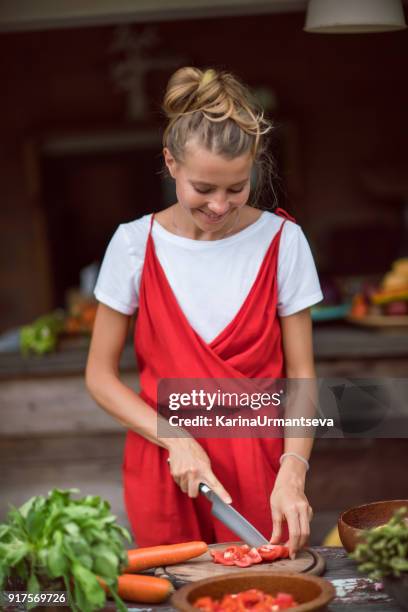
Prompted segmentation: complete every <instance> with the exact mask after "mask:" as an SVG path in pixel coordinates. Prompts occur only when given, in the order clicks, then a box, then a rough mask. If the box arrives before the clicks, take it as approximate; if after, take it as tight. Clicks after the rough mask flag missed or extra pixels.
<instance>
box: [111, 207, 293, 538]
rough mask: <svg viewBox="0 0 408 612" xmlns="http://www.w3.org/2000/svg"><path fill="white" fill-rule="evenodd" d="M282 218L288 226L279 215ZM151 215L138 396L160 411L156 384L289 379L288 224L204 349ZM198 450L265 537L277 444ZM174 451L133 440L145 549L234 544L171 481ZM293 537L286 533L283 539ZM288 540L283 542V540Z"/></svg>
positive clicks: (137, 512) (129, 441) (131, 462)
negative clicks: (282, 251) (281, 295)
mask: <svg viewBox="0 0 408 612" xmlns="http://www.w3.org/2000/svg"><path fill="white" fill-rule="evenodd" d="M275 212H278V213H282V214H283V215H284V216H286V217H288V218H290V217H289V215H287V214H286V213H285V211H282V210H281V209H277V211H275ZM153 218H154V215H152V219H151V225H150V231H149V236H148V240H147V246H146V254H145V260H144V266H143V272H142V278H141V283H140V298H139V313H138V317H137V321H136V325H135V335H134V343H135V352H136V358H137V362H138V367H139V374H140V388H141V392H140V396H141V397H142V398H143V400H144V401H145V402H147V403H148V404H149V405H150V406H152V408H154V409H155V410H157V383H158V381H159V379H160V378H283V377H284V375H285V374H284V358H283V352H282V341H281V330H280V323H279V318H278V315H277V308H276V306H277V261H278V253H279V242H280V237H281V233H282V228H283V226H284V224H285V221H283V223H282V225H281V227H280V229H279V231H278V232H277V234H276V235H275V236H274V238H273V240H272V242H271V244H270V245H269V247H268V250H267V252H266V254H265V257H264V259H263V262H262V265H261V267H260V268H259V271H258V274H257V277H256V279H255V282H254V284H253V285H252V287H251V290H250V292H249V294H248V295H247V297H246V299H245V300H244V302H243V304H242V306H241V308H240V309H239V311H238V312H237V314H236V316H235V317H234V318H233V320H232V321H231V322H230V323H229V324H228V325H227V326H226V328H225V329H224V330H223V331H222V332H221V333H220V334H219V335H218V336H217V337H216V338H215V339H214V340H212V341H211V342H210V343H206V342H205V341H204V340H203V339H202V338H201V337H200V336H199V335H198V334H197V333H196V332H195V330H194V329H193V328H192V327H191V325H190V324H189V322H188V320H187V319H186V317H185V315H184V313H183V312H182V310H181V308H180V306H179V304H178V302H177V300H176V297H175V295H174V293H173V291H172V289H171V287H170V285H169V283H168V280H167V278H166V275H165V273H164V271H163V268H162V267H161V264H160V262H159V260H158V258H157V256H156V253H155V247H154V242H153V238H152V235H151V230H152V225H153ZM199 442H200V444H201V445H202V446H203V448H204V450H205V451H206V452H207V454H208V455H209V457H210V460H211V467H212V470H213V472H214V474H215V475H216V477H217V478H218V480H219V481H220V482H221V483H222V484H223V486H224V487H225V488H226V490H227V491H228V492H229V494H230V495H231V497H232V504H233V506H234V508H236V509H237V510H238V511H239V512H241V513H242V514H243V515H244V516H245V517H246V518H247V519H248V520H249V521H250V522H251V523H253V525H255V526H256V527H257V529H258V530H259V531H260V532H261V533H263V534H264V535H265V537H267V538H269V537H270V536H271V534H272V518H271V509H270V502H269V500H270V495H271V492H272V489H273V486H274V483H275V478H276V475H277V472H278V470H279V458H280V456H281V454H282V452H283V440H282V439H281V438H275V439H273V438H262V439H261V438H225V439H220V438H217V439H215V438H207V439H200V440H199ZM167 457H168V451H167V450H166V449H164V448H162V447H160V446H157V445H156V444H154V443H152V442H150V441H148V440H146V439H145V438H143V437H142V436H140V435H139V434H137V433H135V432H133V431H128V433H127V438H126V445H125V455H124V463H123V475H124V491H125V503H126V508H127V513H128V517H129V521H130V523H131V527H132V530H133V535H134V538H135V541H136V543H137V544H138V545H139V546H153V545H159V544H171V543H176V542H183V541H184V542H185V541H188V540H204V541H206V542H207V543H213V542H227V541H234V540H236V536H235V535H234V534H233V533H232V532H231V531H230V530H229V529H227V528H226V527H225V526H224V525H223V524H222V523H221V522H219V521H218V519H215V518H214V517H212V516H211V513H210V504H209V502H208V501H207V500H206V499H205V498H204V497H203V496H202V495H199V496H198V497H197V498H190V497H188V495H187V494H185V493H183V492H182V491H181V489H180V488H179V487H178V485H177V484H176V483H175V482H174V480H173V478H172V476H171V474H170V470H169V466H168V462H167ZM286 535H287V532H286V533H284V534H283V538H284V537H286ZM283 538H282V540H283Z"/></svg>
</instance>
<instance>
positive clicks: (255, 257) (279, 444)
mask: <svg viewBox="0 0 408 612" xmlns="http://www.w3.org/2000/svg"><path fill="white" fill-rule="evenodd" d="M163 108H164V110H165V112H166V114H167V117H168V119H169V123H168V126H167V128H166V130H165V133H164V138H163V144H164V148H163V155H164V160H165V164H166V166H167V169H168V171H169V173H170V175H171V177H172V178H173V179H174V181H175V185H176V193H177V202H176V203H175V204H173V205H172V206H170V207H168V208H166V209H165V210H163V211H161V212H159V213H157V214H155V215H145V216H143V217H142V218H140V219H137V220H136V221H133V222H131V223H127V224H123V225H120V226H119V228H118V230H117V231H116V233H115V235H114V236H113V238H112V240H111V243H110V245H109V247H108V250H107V253H106V255H105V258H104V261H103V265H102V268H101V271H100V275H99V278H98V282H97V286H96V289H95V295H96V297H97V299H98V300H99V302H100V304H99V306H98V313H97V317H96V322H95V327H94V333H93V337H92V343H91V348H90V353H89V359H88V365H87V371H86V380H87V386H88V389H89V391H90V393H91V394H92V396H93V397H94V398H95V400H96V401H97V402H98V403H99V404H100V405H101V406H102V407H103V408H104V409H105V410H107V411H108V412H109V413H110V414H111V415H112V416H113V417H115V418H116V419H117V420H118V421H120V422H121V423H122V424H123V425H125V427H127V428H128V433H127V439H126V448H125V456H124V464H123V470H124V488H125V501H126V507H127V512H128V516H129V520H130V522H131V526H132V529H133V532H134V536H135V540H136V542H137V544H139V545H141V546H148V545H155V544H166V543H172V542H179V541H187V540H195V539H203V540H205V541H207V542H208V543H211V542H217V541H218V542H222V541H231V540H233V539H234V538H235V536H234V534H232V533H231V532H230V531H229V530H228V529H227V528H226V527H224V525H222V524H221V523H220V522H219V521H218V520H217V519H214V518H213V517H212V516H211V514H210V509H209V504H208V501H207V500H206V499H204V498H203V496H201V495H199V494H198V485H199V483H200V482H205V483H207V484H208V485H209V486H211V487H212V488H213V490H215V491H216V492H217V493H218V494H219V495H220V496H221V497H222V498H223V499H224V501H226V502H227V503H230V502H231V500H233V504H234V507H235V508H236V509H237V510H238V511H239V512H241V513H242V514H243V515H244V516H245V517H246V518H247V519H248V520H249V521H251V522H252V523H253V524H254V525H255V526H256V527H257V528H258V529H259V531H261V532H262V533H263V534H264V535H265V536H266V537H270V536H271V533H272V536H271V541H272V543H278V542H280V541H282V538H284V539H285V540H286V539H287V537H289V542H288V544H289V549H290V555H291V557H292V558H293V557H294V555H295V553H296V551H297V550H299V549H300V548H301V547H302V546H303V545H304V544H305V542H306V540H307V537H308V535H309V522H310V520H311V516H312V511H311V508H310V506H309V503H308V501H307V498H306V496H305V493H304V486H305V475H306V471H307V468H308V462H307V460H308V458H309V455H310V452H311V446H312V440H311V439H303V438H293V439H285V440H282V439H257V438H248V439H238V438H235V439H231V438H227V439H216V440H215V439H210V438H208V439H200V440H196V439H194V438H193V437H191V436H190V437H171V438H170V437H169V438H159V437H158V435H157V412H156V410H155V409H156V405H157V404H156V399H157V383H158V380H159V379H160V378H183V377H184V378H217V377H219V378H234V377H247V378H282V377H284V376H285V375H286V376H287V377H288V378H308V379H310V378H314V376H315V372H314V365H313V354H312V333H311V320H310V313H309V307H310V306H311V305H312V304H314V303H316V302H318V301H320V300H321V299H322V294H321V291H320V286H319V282H318V278H317V274H316V269H315V266H314V262H313V258H312V255H311V253H310V249H309V247H308V244H307V241H306V239H305V237H304V235H303V233H302V231H301V229H300V228H299V226H297V225H296V224H295V223H294V222H292V221H290V220H289V219H288V218H287V215H286V216H283V217H282V216H281V215H280V214H273V213H271V212H267V211H262V210H259V209H257V208H255V207H254V205H253V204H254V196H253V194H252V192H251V184H250V177H251V171H252V170H253V169H254V167H255V169H256V170H257V175H258V188H262V181H261V178H262V175H263V174H265V166H264V165H262V164H263V162H262V160H263V159H264V155H265V142H264V137H265V134H266V132H268V131H269V129H270V127H271V126H270V124H269V123H268V122H267V121H266V120H265V119H264V118H263V115H262V113H260V112H259V111H258V110H257V108H256V106H255V105H254V103H253V101H252V100H251V97H250V95H249V92H248V90H247V89H246V87H245V86H244V85H242V84H241V83H240V82H239V81H238V80H237V79H236V78H235V77H234V76H232V75H231V74H228V73H224V72H216V71H215V70H212V69H210V70H206V71H205V72H202V71H201V70H198V69H196V68H181V69H180V70H178V71H176V72H175V74H174V75H173V76H172V77H171V79H170V81H169V83H168V87H167V91H166V94H165V98H164V105H163ZM267 167H268V166H266V168H267ZM279 211H280V209H278V211H277V212H278V213H279ZM137 309H138V311H137V319H136V324H135V352H136V356H137V361H138V366H139V374H140V386H141V392H140V394H137V393H135V392H134V391H133V390H132V389H130V388H128V387H127V386H125V385H124V384H123V383H122V382H121V381H120V379H119V375H118V363H119V358H120V355H121V351H122V349H123V346H124V343H125V339H126V336H127V333H128V325H129V320H130V317H131V316H132V315H133V314H134V313H135V312H136V310H137ZM168 460H169V463H168ZM272 521H273V531H272Z"/></svg>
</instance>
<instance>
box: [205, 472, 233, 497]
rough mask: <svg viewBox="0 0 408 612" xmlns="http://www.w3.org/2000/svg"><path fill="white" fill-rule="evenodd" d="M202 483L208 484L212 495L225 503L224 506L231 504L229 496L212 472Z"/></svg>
mask: <svg viewBox="0 0 408 612" xmlns="http://www.w3.org/2000/svg"><path fill="white" fill-rule="evenodd" d="M204 482H206V483H207V484H208V486H209V487H210V488H211V489H212V490H213V491H214V493H216V494H217V495H218V496H219V497H221V499H222V501H223V502H225V503H226V504H231V503H232V499H231V495H230V494H229V493H228V491H227V490H226V489H224V487H223V486H222V484H221V483H220V481H219V480H218V479H217V478H216V477H215V476H214V474H213V472H210V473H209V474H207V475H206V478H204Z"/></svg>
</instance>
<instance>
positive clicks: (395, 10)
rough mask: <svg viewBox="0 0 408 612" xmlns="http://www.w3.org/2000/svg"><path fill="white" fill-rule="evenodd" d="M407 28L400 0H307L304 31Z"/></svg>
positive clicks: (328, 31) (340, 31)
mask: <svg viewBox="0 0 408 612" xmlns="http://www.w3.org/2000/svg"><path fill="white" fill-rule="evenodd" d="M406 27H407V26H406V23H405V17H404V11H403V8H402V4H401V0H310V1H309V4H308V8H307V15H306V23H305V27H304V30H305V32H315V33H322V34H344V33H357V32H387V31H394V30H403V29H405V28H406Z"/></svg>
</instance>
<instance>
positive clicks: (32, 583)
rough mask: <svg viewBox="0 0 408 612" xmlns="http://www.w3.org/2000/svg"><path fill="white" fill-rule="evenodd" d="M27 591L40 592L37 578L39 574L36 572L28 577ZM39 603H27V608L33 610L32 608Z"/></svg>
mask: <svg viewBox="0 0 408 612" xmlns="http://www.w3.org/2000/svg"><path fill="white" fill-rule="evenodd" d="M27 591H28V592H29V593H31V594H32V595H37V594H38V593H39V592H40V583H39V582H38V580H37V576H36V575H35V574H33V573H32V574H31V576H30V577H29V579H28V582H27ZM36 605H37V604H36V603H34V602H31V603H28V604H27V609H28V610H31V608H34V607H35V606H36Z"/></svg>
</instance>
